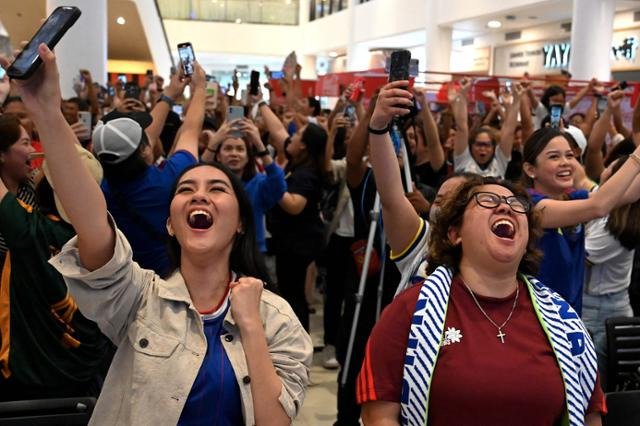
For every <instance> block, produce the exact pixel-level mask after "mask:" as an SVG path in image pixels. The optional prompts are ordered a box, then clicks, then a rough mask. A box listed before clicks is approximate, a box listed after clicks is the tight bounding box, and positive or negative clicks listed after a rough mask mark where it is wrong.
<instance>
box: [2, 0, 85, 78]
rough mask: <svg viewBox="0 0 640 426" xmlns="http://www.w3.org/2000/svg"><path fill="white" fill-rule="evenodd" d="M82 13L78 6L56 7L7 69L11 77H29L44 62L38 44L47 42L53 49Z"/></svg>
mask: <svg viewBox="0 0 640 426" xmlns="http://www.w3.org/2000/svg"><path fill="white" fill-rule="evenodd" d="M80 14H81V12H80V9H78V8H77V7H73V6H60V7H58V8H56V9H55V10H54V11H53V13H51V15H49V17H48V18H47V20H46V21H45V22H44V24H42V26H41V27H40V29H39V30H38V32H36V34H35V35H34V36H33V38H32V39H31V40H30V41H29V43H27V45H26V46H25V48H24V49H23V50H22V52H20V54H18V56H17V57H16V59H15V61H13V63H12V64H11V65H10V66H9V68H8V69H7V74H9V77H11V78H15V79H18V80H24V79H27V78H29V77H30V76H31V75H32V74H33V73H34V71H35V70H36V69H38V67H39V66H40V64H41V63H42V60H41V59H40V55H39V53H38V46H40V44H41V43H45V44H46V45H47V46H49V49H53V48H54V47H55V45H56V44H58V42H59V41H60V39H61V38H62V36H63V35H64V34H65V33H66V32H67V30H68V29H69V28H71V26H73V24H74V23H75V22H76V21H77V20H78V18H79V17H80Z"/></svg>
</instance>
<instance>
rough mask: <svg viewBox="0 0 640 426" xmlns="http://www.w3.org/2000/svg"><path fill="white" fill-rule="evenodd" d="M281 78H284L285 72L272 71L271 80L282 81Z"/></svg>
mask: <svg viewBox="0 0 640 426" xmlns="http://www.w3.org/2000/svg"><path fill="white" fill-rule="evenodd" d="M281 78H284V72H283V71H272V72H271V79H272V80H280V79H281Z"/></svg>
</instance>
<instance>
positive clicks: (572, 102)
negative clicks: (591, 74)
mask: <svg viewBox="0 0 640 426" xmlns="http://www.w3.org/2000/svg"><path fill="white" fill-rule="evenodd" d="M597 84H598V80H596V79H595V78H592V79H591V80H590V81H589V83H588V84H587V85H585V86H584V87H582V89H580V90H579V91H578V93H576V95H575V96H574V97H573V98H571V100H570V101H569V106H570V107H571V109H573V108H575V107H576V106H577V105H578V104H579V103H580V101H581V100H582V99H584V97H585V96H587V95H588V94H589V92H591V91H592V90H593V88H594V86H595V85H597Z"/></svg>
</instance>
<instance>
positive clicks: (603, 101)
mask: <svg viewBox="0 0 640 426" xmlns="http://www.w3.org/2000/svg"><path fill="white" fill-rule="evenodd" d="M607 102H608V100H607V97H606V96H602V95H600V96H598V105H597V108H598V115H602V113H603V112H604V110H606V109H607Z"/></svg>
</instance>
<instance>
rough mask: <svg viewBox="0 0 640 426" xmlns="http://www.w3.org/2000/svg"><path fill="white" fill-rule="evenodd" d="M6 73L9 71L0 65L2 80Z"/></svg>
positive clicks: (0, 77)
mask: <svg viewBox="0 0 640 426" xmlns="http://www.w3.org/2000/svg"><path fill="white" fill-rule="evenodd" d="M5 75H7V72H6V71H5V70H4V68H2V67H0V80H2V79H3V78H4V76H5Z"/></svg>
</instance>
